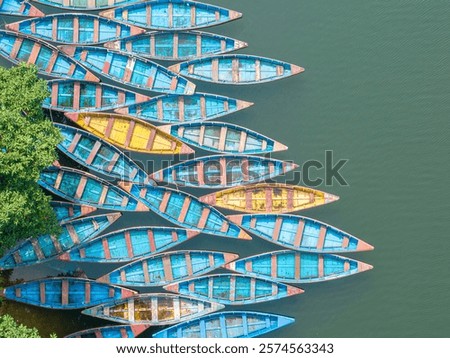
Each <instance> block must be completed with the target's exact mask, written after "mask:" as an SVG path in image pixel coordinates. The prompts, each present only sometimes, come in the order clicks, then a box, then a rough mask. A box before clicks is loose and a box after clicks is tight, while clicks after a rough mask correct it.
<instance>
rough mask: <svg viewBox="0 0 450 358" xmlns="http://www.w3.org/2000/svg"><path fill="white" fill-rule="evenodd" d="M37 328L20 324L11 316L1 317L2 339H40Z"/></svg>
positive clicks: (0, 335) (0, 336)
mask: <svg viewBox="0 0 450 358" xmlns="http://www.w3.org/2000/svg"><path fill="white" fill-rule="evenodd" d="M40 337H41V336H40V335H39V332H38V330H37V329H36V328H29V327H27V326H24V325H23V324H18V323H17V322H16V321H15V320H14V318H12V317H11V316H10V315H7V314H6V315H4V316H0V338H40Z"/></svg>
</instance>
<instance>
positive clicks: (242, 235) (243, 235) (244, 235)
mask: <svg viewBox="0 0 450 358" xmlns="http://www.w3.org/2000/svg"><path fill="white" fill-rule="evenodd" d="M238 239H240V240H252V237H251V236H250V235H249V234H247V233H246V232H245V231H244V230H242V229H241V231H240V232H239V235H238Z"/></svg>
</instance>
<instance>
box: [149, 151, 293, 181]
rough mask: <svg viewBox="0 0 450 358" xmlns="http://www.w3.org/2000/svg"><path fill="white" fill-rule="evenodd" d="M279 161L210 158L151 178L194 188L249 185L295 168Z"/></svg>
mask: <svg viewBox="0 0 450 358" xmlns="http://www.w3.org/2000/svg"><path fill="white" fill-rule="evenodd" d="M297 167H298V165H297V164H294V163H290V162H283V161H281V160H276V159H271V158H263V157H257V156H249V155H228V154H227V155H225V154H224V155H211V156H207V157H201V158H196V159H191V160H187V161H185V162H181V163H179V164H175V165H172V166H170V167H167V168H164V169H161V170H159V171H157V172H155V173H153V174H151V175H150V178H152V179H154V180H156V181H163V182H166V183H171V184H176V185H180V186H188V187H197V188H227V187H233V186H236V185H243V184H251V183H255V182H259V181H263V180H267V179H271V178H274V177H276V176H278V175H282V174H285V173H287V172H289V171H291V170H294V169H295V168H297Z"/></svg>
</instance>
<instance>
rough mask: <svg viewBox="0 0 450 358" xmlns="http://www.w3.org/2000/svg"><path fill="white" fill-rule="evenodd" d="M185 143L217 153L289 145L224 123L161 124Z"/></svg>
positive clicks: (259, 150)
mask: <svg viewBox="0 0 450 358" xmlns="http://www.w3.org/2000/svg"><path fill="white" fill-rule="evenodd" d="M160 129H161V130H162V131H164V132H167V133H169V134H171V135H173V136H174V137H175V138H178V139H180V140H182V141H183V142H185V143H188V144H192V145H194V146H196V147H198V148H200V149H203V150H208V151H210V152H217V153H230V154H264V153H271V152H278V151H283V150H287V149H288V147H287V146H285V145H284V144H282V143H280V142H277V141H275V140H273V139H271V138H269V137H266V136H265V135H262V134H260V133H258V132H255V131H253V130H251V129H248V128H245V127H241V126H238V125H235V124H231V123H224V122H193V123H181V124H171V125H166V126H162V127H160Z"/></svg>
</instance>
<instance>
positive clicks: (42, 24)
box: [5, 13, 145, 45]
mask: <svg viewBox="0 0 450 358" xmlns="http://www.w3.org/2000/svg"><path fill="white" fill-rule="evenodd" d="M5 27H6V29H7V30H11V31H16V32H20V33H22V34H25V35H30V36H34V37H38V38H40V39H42V40H44V41H52V42H56V43H60V44H80V45H94V44H99V43H104V42H107V41H113V40H120V39H123V38H126V37H130V36H134V35H140V34H142V33H144V32H145V30H144V29H140V28H139V27H136V26H132V25H128V24H124V23H120V22H117V21H113V20H106V19H104V18H102V17H100V16H97V15H89V14H78V13H74V14H70V13H61V14H55V15H47V16H44V17H40V18H35V19H27V20H23V21H19V22H14V23H12V24H7V25H6V26H5Z"/></svg>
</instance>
